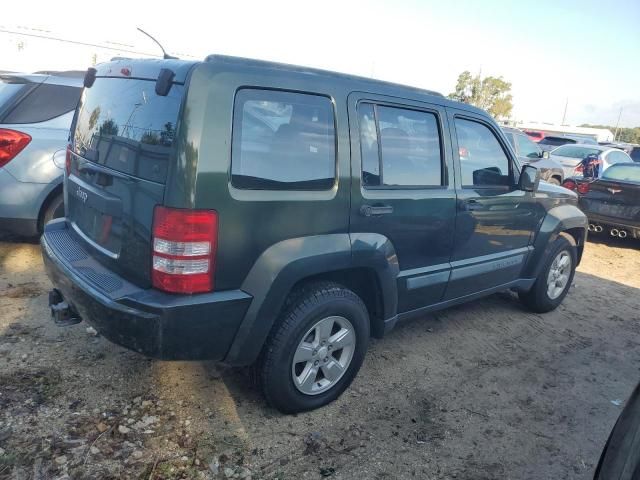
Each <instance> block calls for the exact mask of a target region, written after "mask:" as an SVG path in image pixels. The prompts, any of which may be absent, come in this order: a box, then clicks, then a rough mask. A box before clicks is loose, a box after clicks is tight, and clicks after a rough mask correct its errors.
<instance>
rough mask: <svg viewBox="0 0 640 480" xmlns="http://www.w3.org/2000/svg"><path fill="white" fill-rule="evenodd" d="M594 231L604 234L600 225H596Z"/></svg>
mask: <svg viewBox="0 0 640 480" xmlns="http://www.w3.org/2000/svg"><path fill="white" fill-rule="evenodd" d="M593 231H594V232H596V233H600V232H602V227H601V226H600V225H596V226H595V227H594V229H593Z"/></svg>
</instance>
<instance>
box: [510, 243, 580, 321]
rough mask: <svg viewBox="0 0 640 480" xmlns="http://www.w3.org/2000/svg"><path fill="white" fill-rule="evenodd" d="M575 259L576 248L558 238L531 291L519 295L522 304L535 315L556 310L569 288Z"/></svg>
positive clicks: (575, 262) (574, 267)
mask: <svg viewBox="0 0 640 480" xmlns="http://www.w3.org/2000/svg"><path fill="white" fill-rule="evenodd" d="M577 258H578V257H577V255H576V248H575V247H574V246H573V245H572V244H571V243H570V242H569V240H567V239H566V238H564V237H558V238H557V239H556V240H555V241H554V242H553V245H552V248H551V254H550V255H549V257H548V258H547V261H546V263H545V265H544V267H543V268H542V270H541V271H540V273H539V274H538V278H537V279H536V281H535V283H534V284H533V287H532V288H531V290H529V291H528V292H521V293H520V300H521V301H522V303H524V304H525V305H526V306H527V307H529V308H530V309H531V310H533V311H534V312H537V313H545V312H550V311H551V310H554V309H556V308H557V307H558V305H560V303H562V300H563V299H564V297H565V296H566V295H567V292H568V291H569V288H570V287H571V283H572V282H573V276H574V275H575V272H576V264H577Z"/></svg>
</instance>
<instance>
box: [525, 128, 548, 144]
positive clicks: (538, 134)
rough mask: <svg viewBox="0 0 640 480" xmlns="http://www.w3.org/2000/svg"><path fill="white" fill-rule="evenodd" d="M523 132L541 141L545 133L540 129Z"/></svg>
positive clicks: (534, 139)
mask: <svg viewBox="0 0 640 480" xmlns="http://www.w3.org/2000/svg"><path fill="white" fill-rule="evenodd" d="M523 132H524V133H526V134H527V136H528V137H529V138H530V139H531V140H533V141H534V142H539V141H540V140H542V139H543V138H544V133H542V132H539V131H538V130H523Z"/></svg>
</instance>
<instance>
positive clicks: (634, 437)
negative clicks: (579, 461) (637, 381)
mask: <svg viewBox="0 0 640 480" xmlns="http://www.w3.org/2000/svg"><path fill="white" fill-rule="evenodd" d="M593 478H594V480H634V479H638V478H640V385H638V386H637V387H636V388H635V390H634V391H633V394H632V395H631V397H630V398H629V400H628V401H627V404H626V406H625V407H624V410H623V411H622V413H621V414H620V416H619V417H618V421H617V422H616V424H615V426H614V427H613V430H611V434H610V435H609V439H608V440H607V443H606V445H605V447H604V450H603V451H602V456H601V457H600V462H599V463H598V467H597V468H596V473H595V475H594V476H593Z"/></svg>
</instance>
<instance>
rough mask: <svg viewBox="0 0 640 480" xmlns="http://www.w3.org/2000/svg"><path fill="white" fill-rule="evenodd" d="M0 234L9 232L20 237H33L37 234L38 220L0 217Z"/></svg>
mask: <svg viewBox="0 0 640 480" xmlns="http://www.w3.org/2000/svg"><path fill="white" fill-rule="evenodd" d="M0 232H9V233H13V234H14V235H19V236H22V237H35V236H36V235H37V234H38V220H37V219H28V218H1V217H0Z"/></svg>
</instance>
